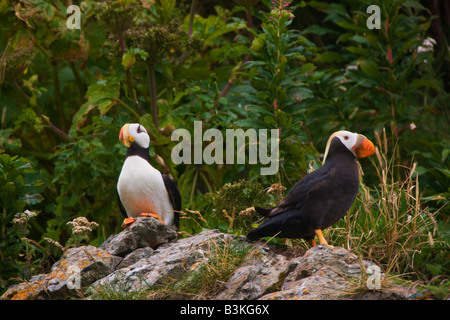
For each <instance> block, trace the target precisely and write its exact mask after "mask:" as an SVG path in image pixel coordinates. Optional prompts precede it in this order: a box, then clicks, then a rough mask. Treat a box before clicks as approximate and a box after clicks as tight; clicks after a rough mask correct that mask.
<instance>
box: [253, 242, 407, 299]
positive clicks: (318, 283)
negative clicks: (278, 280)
mask: <svg viewBox="0 0 450 320" xmlns="http://www.w3.org/2000/svg"><path fill="white" fill-rule="evenodd" d="M371 267H372V268H377V269H378V267H377V266H376V265H375V264H374V263H372V262H369V261H366V260H361V259H359V258H358V257H357V256H356V255H354V254H352V253H350V252H349V251H347V250H345V249H344V248H341V247H336V248H332V247H329V246H323V245H319V246H316V247H314V248H311V249H309V250H308V251H307V252H306V253H305V255H304V256H302V257H298V258H294V259H292V260H290V262H289V267H288V270H291V271H290V272H289V273H288V274H287V276H286V278H285V279H284V282H283V284H282V286H281V288H280V290H278V291H275V292H272V293H269V294H266V295H264V296H262V297H261V298H260V299H261V300H330V299H376V298H377V297H378V298H381V297H389V299H407V298H408V294H409V293H412V292H409V293H408V294H406V292H407V291H408V290H406V289H405V288H403V287H401V286H394V285H392V284H389V283H385V282H383V277H384V275H383V274H382V273H380V274H379V277H380V278H379V279H378V280H379V283H380V287H379V288H378V290H369V289H368V287H367V279H368V277H367V273H368V270H370V268H371ZM381 283H383V287H382V286H381ZM402 288H403V289H402Z"/></svg>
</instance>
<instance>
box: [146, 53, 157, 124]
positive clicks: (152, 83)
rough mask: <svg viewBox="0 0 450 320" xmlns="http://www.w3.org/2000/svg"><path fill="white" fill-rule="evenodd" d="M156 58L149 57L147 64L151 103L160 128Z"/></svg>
mask: <svg viewBox="0 0 450 320" xmlns="http://www.w3.org/2000/svg"><path fill="white" fill-rule="evenodd" d="M154 60H155V59H149V62H148V64H147V76H148V87H149V88H148V89H149V93H150V103H151V108H152V119H153V124H154V125H155V127H156V128H157V129H158V130H159V126H158V97H157V91H156V77H155V63H154Z"/></svg>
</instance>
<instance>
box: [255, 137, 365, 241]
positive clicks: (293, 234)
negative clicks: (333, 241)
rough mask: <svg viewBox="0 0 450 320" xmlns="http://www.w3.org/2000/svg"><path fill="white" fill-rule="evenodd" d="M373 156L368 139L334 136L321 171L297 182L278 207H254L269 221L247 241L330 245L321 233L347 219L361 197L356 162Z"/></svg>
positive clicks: (330, 140) (331, 138) (328, 143)
mask: <svg viewBox="0 0 450 320" xmlns="http://www.w3.org/2000/svg"><path fill="white" fill-rule="evenodd" d="M372 154H374V145H373V143H372V142H371V141H370V140H369V139H367V138H366V137H365V136H363V135H361V134H357V133H352V132H349V131H337V132H335V133H333V134H332V135H331V136H330V138H329V139H328V142H327V146H326V149H325V154H324V160H323V162H324V165H323V166H322V167H321V168H320V169H318V170H316V171H313V172H311V173H310V174H308V175H306V176H304V177H303V178H302V179H301V180H300V181H298V182H297V183H296V184H295V185H294V186H293V187H292V189H291V190H290V191H289V193H288V194H287V196H286V197H285V198H284V199H283V200H281V202H280V203H279V204H278V205H277V206H276V207H273V208H267V209H265V208H258V207H255V210H256V211H257V212H258V213H260V214H262V215H263V216H264V218H267V220H266V221H264V222H263V223H262V224H261V225H259V226H258V227H257V228H255V229H254V230H252V231H250V232H249V233H248V234H247V239H249V240H250V241H253V240H257V239H259V238H262V237H269V236H270V237H273V236H277V237H280V238H303V239H306V240H308V242H309V243H310V244H311V246H315V245H316V242H315V240H314V237H315V236H316V235H317V237H318V239H319V243H320V244H325V245H328V243H327V241H326V240H325V238H324V236H323V234H322V230H324V229H326V228H328V227H330V226H331V225H332V224H333V223H335V222H336V221H338V220H339V219H340V218H342V217H343V216H345V214H346V213H347V211H348V209H350V207H351V205H352V203H353V201H354V200H355V198H356V194H357V193H358V187H359V170H358V164H357V162H356V158H364V157H368V156H371V155H372ZM264 218H263V219H264ZM261 220H262V219H261Z"/></svg>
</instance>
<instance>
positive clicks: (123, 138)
mask: <svg viewBox="0 0 450 320" xmlns="http://www.w3.org/2000/svg"><path fill="white" fill-rule="evenodd" d="M129 127H130V124H129V123H127V124H126V125H124V126H123V127H122V129H120V133H119V140H120V142H122V143H123V144H124V145H125V147H127V148H129V147H130V145H131V142H132V141H133V140H134V138H133V137H132V136H130V131H129Z"/></svg>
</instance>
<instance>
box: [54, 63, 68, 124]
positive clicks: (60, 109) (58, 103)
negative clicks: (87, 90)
mask: <svg viewBox="0 0 450 320" xmlns="http://www.w3.org/2000/svg"><path fill="white" fill-rule="evenodd" d="M52 69H53V87H54V88H55V104H56V110H57V111H58V120H59V125H60V126H61V127H62V128H65V126H66V125H65V123H66V119H65V117H64V110H63V105H62V97H61V87H60V86H59V75H58V62H57V61H52Z"/></svg>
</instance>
